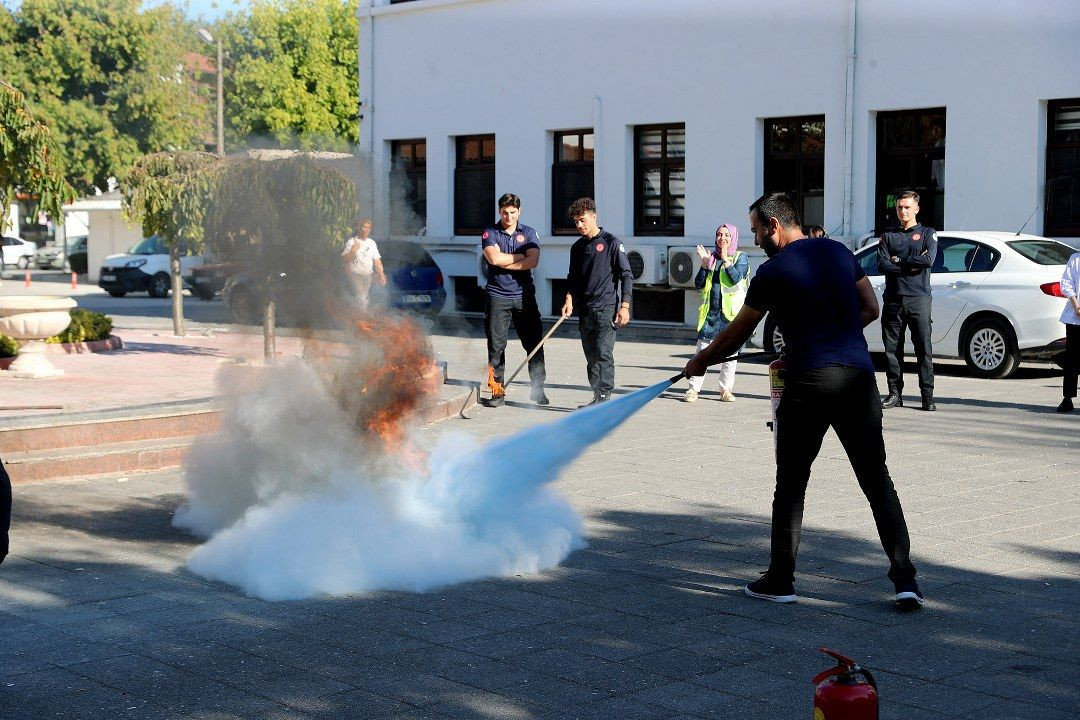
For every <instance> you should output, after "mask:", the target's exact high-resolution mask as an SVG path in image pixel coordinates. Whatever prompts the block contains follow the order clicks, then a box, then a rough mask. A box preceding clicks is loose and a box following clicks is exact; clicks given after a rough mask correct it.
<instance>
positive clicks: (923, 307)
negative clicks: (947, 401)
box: [881, 295, 934, 400]
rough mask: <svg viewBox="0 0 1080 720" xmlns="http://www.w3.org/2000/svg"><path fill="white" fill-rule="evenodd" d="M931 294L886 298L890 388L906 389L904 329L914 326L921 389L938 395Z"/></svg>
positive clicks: (884, 335)
mask: <svg viewBox="0 0 1080 720" xmlns="http://www.w3.org/2000/svg"><path fill="white" fill-rule="evenodd" d="M930 301H931V298H930V296H928V295H901V296H899V297H895V298H888V297H887V298H885V308H884V310H883V311H882V313H881V340H882V342H884V343H885V359H886V360H887V361H888V367H887V368H886V370H885V378H886V380H887V381H888V383H889V392H890V393H891V392H893V391H895V392H896V393H897V394H900V393H901V392H903V390H904V331H905V330H907V329H910V330H911V344H912V345H914V346H915V358H916V359H917V360H918V361H919V390H920V391H921V392H922V396H923V398H925V399H927V400H930V399H932V398H933V397H934V348H933V344H932V342H931V339H930V338H931V335H930V325H931V318H930V305H931V302H930Z"/></svg>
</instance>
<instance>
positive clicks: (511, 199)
mask: <svg viewBox="0 0 1080 720" xmlns="http://www.w3.org/2000/svg"><path fill="white" fill-rule="evenodd" d="M520 217H521V198H519V197H518V196H517V195H514V194H513V193H506V194H505V195H503V196H502V197H500V198H499V222H498V223H497V224H495V225H494V226H493V227H489V228H488V229H487V230H485V231H484V234H483V236H482V241H481V247H482V248H483V253H484V262H486V263H487V265H488V273H487V277H488V282H487V287H486V288H484V290H485V292H486V294H487V298H486V303H485V308H484V332H485V334H486V335H487V350H488V365H490V366H491V369H492V371H493V373H494V375H495V382H497V383H499V384H500V385H501V384H502V381H503V370H504V369H505V365H506V337H507V334H508V333H509V331H510V323H511V322H513V323H514V330H516V331H517V335H518V339H519V340H521V346H522V347H523V348H525V353H526V354H528V353H530V352H532V351H533V348H535V347H536V346H537V345H538V344H540V339H541V338H542V337H543V335H544V326H543V323H541V321H540V309H539V308H538V307H537V306H536V286H535V285H533V277H532V269H533V268H534V267H536V264H537V263H538V262H540V237H539V236H538V235H537V234H536V231H535V230H533V229H532V228H531V227H529V226H528V225H522V224H521V223H519V222H518V219H519V218H520ZM546 377H547V375H546V370H545V368H544V350H543V348H541V349H540V350H539V351H538V352H537V353H536V354H535V355H533V357H532V359H531V360H529V380H530V381H531V383H532V392H531V398H532V401H533V402H535V403H536V404H537V405H547V404H548V399H547V395H545V394H544V380H545V379H546ZM503 400H504V398H503V396H496V397H493V398H491V399H490V400H488V401H486V403H485V404H486V405H488V407H497V406H499V405H502V404H503Z"/></svg>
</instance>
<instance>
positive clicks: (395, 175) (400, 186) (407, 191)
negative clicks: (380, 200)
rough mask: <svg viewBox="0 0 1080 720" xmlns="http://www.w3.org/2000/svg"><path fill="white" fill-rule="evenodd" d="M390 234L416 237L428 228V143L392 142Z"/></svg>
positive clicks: (418, 141) (424, 141)
mask: <svg viewBox="0 0 1080 720" xmlns="http://www.w3.org/2000/svg"><path fill="white" fill-rule="evenodd" d="M390 158H391V165H390V233H391V234H392V235H415V234H417V233H418V232H420V231H421V230H422V229H423V228H424V227H425V226H426V225H427V141H426V140H423V139H416V140H394V141H392V142H391V143H390Z"/></svg>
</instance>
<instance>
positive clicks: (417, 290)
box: [222, 240, 446, 323]
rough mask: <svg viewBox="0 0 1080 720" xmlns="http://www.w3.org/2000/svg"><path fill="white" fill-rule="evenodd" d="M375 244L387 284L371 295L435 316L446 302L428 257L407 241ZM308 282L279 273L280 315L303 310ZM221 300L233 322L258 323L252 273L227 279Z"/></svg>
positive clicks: (344, 286)
mask: <svg viewBox="0 0 1080 720" xmlns="http://www.w3.org/2000/svg"><path fill="white" fill-rule="evenodd" d="M378 245H379V254H380V255H381V256H382V262H383V269H384V271H385V272H386V279H387V285H386V287H385V288H381V287H379V286H377V285H373V286H372V290H371V291H372V294H373V295H376V294H379V293H382V294H383V299H384V301H385V302H386V304H387V305H390V306H391V307H395V308H398V309H400V310H406V311H410V312H416V313H419V314H422V315H428V316H434V315H438V314H439V312H440V311H441V310H442V308H443V305H444V304H445V303H446V288H445V287H444V280H443V274H442V271H440V270H439V266H438V265H437V264H436V263H435V260H433V259H432V257H431V255H429V254H428V253H427V251H426V250H424V248H423V247H421V246H420V245H418V244H417V243H414V242H412V241H409V240H383V241H380V242H379V244H378ZM337 280H338V281H339V282H341V287H340V289H339V291H340V292H342V293H351V292H353V289H352V285H351V284H349V283H346V282H342V281H344V280H345V278H344V276H343V275H342V276H338V277H337ZM311 282H312V280H310V279H305V278H302V277H301V275H300V274H298V273H288V272H286V273H284V274H282V275H281V278H280V281H279V283H280V284H279V285H278V288H277V299H278V305H279V308H280V309H279V312H281V313H283V314H290V311H291V312H292V314H294V315H295V314H296V312H297V311H298V310H299V309H302V308H303V307H304V304H305V301H306V300H308V299H309V298H310V297H311ZM222 297H223V298H224V300H225V304H226V306H227V307H228V309H229V312H230V314H231V315H232V316H233V319H234V320H235V321H236V322H239V323H254V322H258V320H259V311H260V308H261V307H262V305H263V302H262V288H261V283H258V282H256V281H255V277H254V275H253V274H252V273H249V272H243V273H238V274H235V275H232V276H231V277H229V278H228V280H226V282H225V286H224V288H223V289H222ZM319 309H321V308H319Z"/></svg>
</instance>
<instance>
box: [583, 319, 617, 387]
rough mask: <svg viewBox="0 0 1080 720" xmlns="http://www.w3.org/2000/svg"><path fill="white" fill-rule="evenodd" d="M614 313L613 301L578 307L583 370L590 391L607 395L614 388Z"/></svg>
mask: <svg viewBox="0 0 1080 720" xmlns="http://www.w3.org/2000/svg"><path fill="white" fill-rule="evenodd" d="M614 317H615V306H614V305H604V306H603V307H597V308H591V307H584V308H582V309H581V315H580V318H579V323H580V324H579V328H580V330H581V349H582V350H584V351H585V370H586V372H588V374H589V385H590V386H591V387H592V390H593V395H608V394H610V393H611V391H612V390H613V389H614V388H615V328H613V327H611V321H612V318H614Z"/></svg>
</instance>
